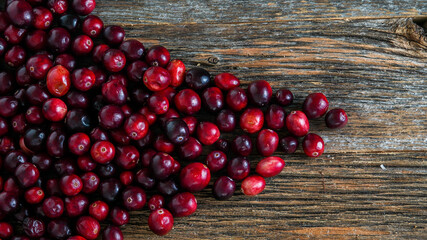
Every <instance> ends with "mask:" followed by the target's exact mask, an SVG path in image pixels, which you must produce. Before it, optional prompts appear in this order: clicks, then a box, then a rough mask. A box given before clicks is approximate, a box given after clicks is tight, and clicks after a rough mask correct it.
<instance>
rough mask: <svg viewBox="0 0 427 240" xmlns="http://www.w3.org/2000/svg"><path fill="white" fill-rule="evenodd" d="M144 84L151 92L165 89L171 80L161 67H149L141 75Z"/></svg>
mask: <svg viewBox="0 0 427 240" xmlns="http://www.w3.org/2000/svg"><path fill="white" fill-rule="evenodd" d="M143 79H144V80H143V82H144V85H145V86H146V87H147V88H148V89H149V90H151V91H153V92H158V91H161V90H164V89H166V88H167V87H168V86H169V85H170V84H171V81H172V77H171V75H170V74H169V72H168V71H167V70H166V69H164V68H162V67H157V66H154V67H150V68H149V69H147V71H145V73H144V77H143Z"/></svg>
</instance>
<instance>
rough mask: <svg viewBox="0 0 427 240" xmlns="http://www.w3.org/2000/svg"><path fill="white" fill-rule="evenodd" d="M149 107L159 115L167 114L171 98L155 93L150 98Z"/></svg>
mask: <svg viewBox="0 0 427 240" xmlns="http://www.w3.org/2000/svg"><path fill="white" fill-rule="evenodd" d="M147 104H148V108H149V109H150V111H152V112H154V113H155V114H157V115H162V114H165V113H166V112H167V111H168V110H169V100H168V98H167V97H166V96H163V95H160V94H158V93H155V94H153V95H151V96H150V98H148V103H147Z"/></svg>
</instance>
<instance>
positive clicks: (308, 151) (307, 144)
mask: <svg viewBox="0 0 427 240" xmlns="http://www.w3.org/2000/svg"><path fill="white" fill-rule="evenodd" d="M302 149H303V150H304V153H305V155H307V156H309V157H319V156H320V155H322V153H323V151H324V150H325V143H324V142H323V139H322V138H321V137H320V136H319V135H317V134H314V133H309V134H307V136H305V137H304V140H303V141H302Z"/></svg>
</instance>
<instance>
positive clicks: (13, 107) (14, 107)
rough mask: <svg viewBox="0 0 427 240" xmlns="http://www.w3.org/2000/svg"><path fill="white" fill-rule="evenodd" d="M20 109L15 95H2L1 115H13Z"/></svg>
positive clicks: (0, 100) (0, 102)
mask: <svg viewBox="0 0 427 240" xmlns="http://www.w3.org/2000/svg"><path fill="white" fill-rule="evenodd" d="M18 110H19V102H18V100H17V99H16V98H14V97H9V96H4V97H0V116H2V117H12V116H14V115H16V113H17V112H18Z"/></svg>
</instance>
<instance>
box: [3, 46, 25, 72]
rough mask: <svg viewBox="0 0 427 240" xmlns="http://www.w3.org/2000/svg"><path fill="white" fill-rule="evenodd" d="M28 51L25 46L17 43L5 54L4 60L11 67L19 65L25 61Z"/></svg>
mask: <svg viewBox="0 0 427 240" xmlns="http://www.w3.org/2000/svg"><path fill="white" fill-rule="evenodd" d="M25 57H26V53H25V50H24V48H22V47H21V46H19V45H15V46H13V47H12V48H10V49H9V51H7V52H6V54H5V55H4V61H5V62H6V63H7V64H8V65H9V66H11V67H19V66H21V65H22V64H24V62H25Z"/></svg>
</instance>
